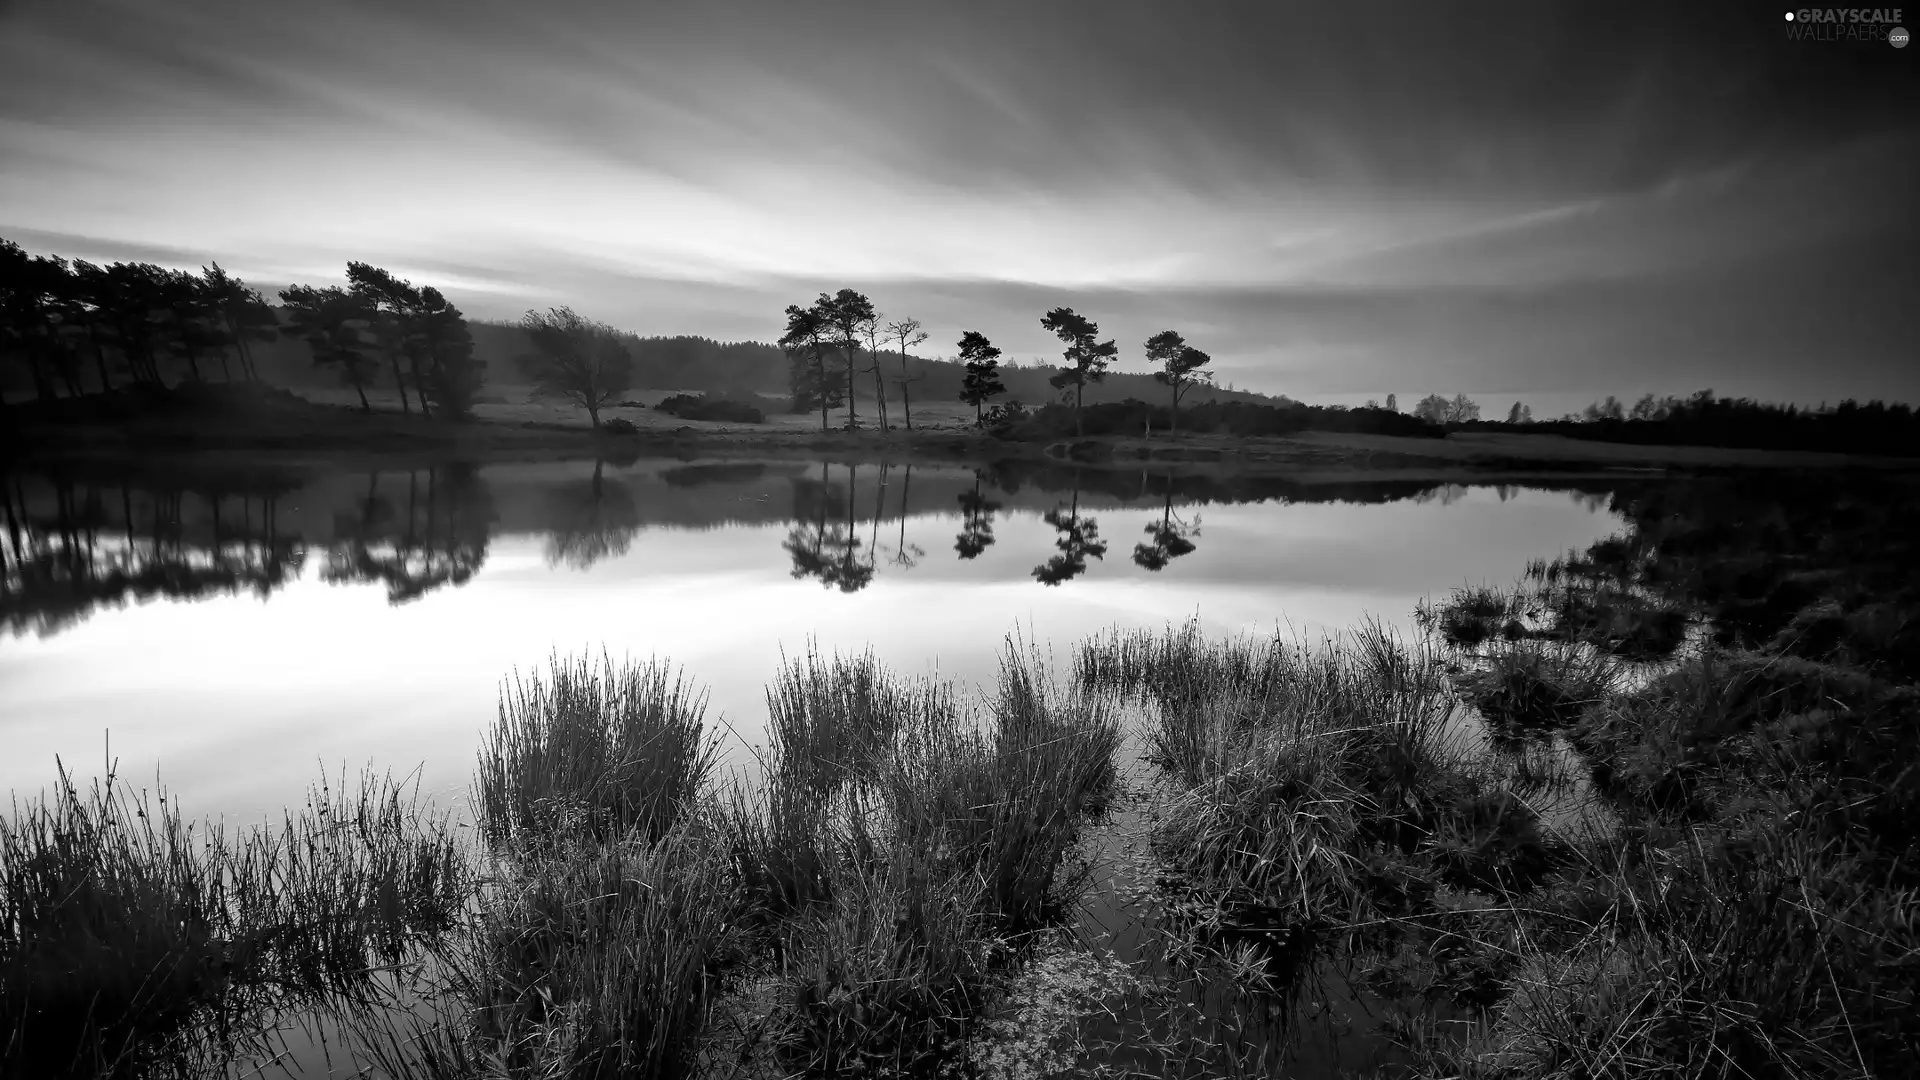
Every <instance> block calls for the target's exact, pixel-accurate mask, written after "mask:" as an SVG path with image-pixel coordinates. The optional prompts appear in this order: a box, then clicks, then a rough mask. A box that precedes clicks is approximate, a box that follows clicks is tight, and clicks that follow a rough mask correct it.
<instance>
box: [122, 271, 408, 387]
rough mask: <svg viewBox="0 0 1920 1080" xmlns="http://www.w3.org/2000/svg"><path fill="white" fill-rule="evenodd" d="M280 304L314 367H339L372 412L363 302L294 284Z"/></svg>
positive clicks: (343, 378) (331, 290)
mask: <svg viewBox="0 0 1920 1080" xmlns="http://www.w3.org/2000/svg"><path fill="white" fill-rule="evenodd" d="M116 265H118V264H116ZM280 302H281V303H283V304H285V305H286V306H287V313H288V315H289V316H290V317H291V318H290V320H289V323H288V325H289V327H290V328H291V329H292V331H293V333H294V336H296V337H298V338H300V339H302V340H304V341H305V342H306V343H307V347H308V348H310V349H312V350H313V362H314V364H315V365H316V366H318V365H326V364H335V365H338V366H339V368H340V379H341V381H342V382H345V383H346V384H347V385H349V386H351V387H353V390H354V393H356V394H358V395H359V396H360V408H361V409H363V410H365V411H367V412H372V411H373V406H372V405H371V404H369V403H368V401H367V383H369V382H371V381H372V380H373V370H374V368H373V360H372V358H371V357H369V356H368V355H367V351H368V349H369V348H370V345H369V343H368V342H367V341H366V339H365V338H363V337H362V336H361V334H360V327H362V326H364V325H366V323H367V322H368V320H369V314H370V313H369V312H368V310H367V306H366V299H365V298H364V297H361V296H356V295H355V294H353V293H350V292H348V291H347V290H345V289H343V288H341V287H340V286H338V285H332V286H328V287H327V288H324V289H316V288H314V287H313V286H311V285H295V286H294V287H292V288H290V289H285V290H282V292H281V293H280Z"/></svg>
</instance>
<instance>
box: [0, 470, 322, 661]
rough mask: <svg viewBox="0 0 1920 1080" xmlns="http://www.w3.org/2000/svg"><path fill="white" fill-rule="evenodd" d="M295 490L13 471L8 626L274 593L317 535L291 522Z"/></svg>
mask: <svg viewBox="0 0 1920 1080" xmlns="http://www.w3.org/2000/svg"><path fill="white" fill-rule="evenodd" d="M287 490H288V488H287V487H286V486H284V485H279V484H275V483H272V482H265V483H255V484H252V485H244V484H242V483H240V482H234V483H222V484H210V485H206V486H203V487H201V488H199V489H198V490H187V489H185V488H182V487H174V486H151V487H145V488H141V487H136V486H134V485H132V484H130V483H127V482H124V481H123V482H120V483H116V484H83V483H79V482H77V481H76V480H74V479H73V478H71V477H53V478H47V479H45V480H43V481H42V482H41V483H39V484H37V485H30V484H29V483H28V482H27V481H26V480H24V479H23V478H19V477H14V478H10V479H8V480H7V481H6V482H4V483H0V519H4V526H5V536H6V543H5V544H4V546H0V625H4V626H6V627H7V628H8V629H10V630H12V631H13V632H15V633H22V632H25V631H27V630H32V631H35V632H37V633H40V634H43V635H44V634H52V633H56V632H58V631H60V630H63V629H65V628H67V627H69V626H71V625H73V624H74V623H76V622H78V621H80V620H82V619H84V618H86V617H87V616H88V615H90V614H91V613H92V612H93V611H94V610H95V609H97V608H100V607H119V606H121V605H123V604H125V603H126V601H127V600H128V599H129V598H132V599H134V600H137V601H142V602H144V601H147V600H150V599H153V598H155V597H167V598H169V599H176V600H182V599H185V600H190V599H196V598H198V597H202V596H209V595H215V594H233V593H239V592H243V591H251V592H253V593H254V594H256V595H259V596H265V595H267V594H268V593H270V592H272V591H273V590H274V589H276V588H278V587H279V586H281V585H283V584H285V583H286V582H287V581H288V580H289V579H290V578H294V577H298V576H299V574H300V571H301V569H302V567H304V566H305V564H306V558H307V547H306V543H305V541H303V540H302V539H301V538H300V536H298V535H297V534H293V533H289V532H287V531H283V529H282V528H281V524H280V513H279V511H280V502H281V499H282V497H283V496H284V495H285V494H286V492H287Z"/></svg>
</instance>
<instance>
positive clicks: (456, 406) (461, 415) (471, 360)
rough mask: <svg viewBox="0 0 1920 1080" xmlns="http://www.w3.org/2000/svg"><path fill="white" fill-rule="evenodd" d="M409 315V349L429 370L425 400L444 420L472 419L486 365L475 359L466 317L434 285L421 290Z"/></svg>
mask: <svg viewBox="0 0 1920 1080" xmlns="http://www.w3.org/2000/svg"><path fill="white" fill-rule="evenodd" d="M408 314H409V325H408V335H407V348H408V350H409V351H410V352H411V353H412V354H414V355H416V356H418V357H419V358H420V359H421V362H422V363H423V364H424V365H425V367H426V385H425V387H424V388H423V397H422V400H423V401H431V402H432V403H433V404H434V406H436V407H437V408H439V410H440V414H441V415H442V416H446V417H450V418H452V419H456V420H464V419H466V418H467V417H470V416H472V415H473V403H474V399H475V398H476V397H478V396H479V393H480V387H481V385H482V383H483V382H484V381H485V378H486V365H484V364H482V363H481V362H480V361H479V360H478V359H476V358H475V357H474V355H473V332H472V331H471V330H470V329H468V327H467V318H466V316H465V315H463V314H461V312H460V309H459V308H457V307H455V306H453V305H452V304H451V303H449V302H448V301H447V298H446V297H444V296H442V295H440V290H438V289H436V288H434V287H433V286H431V285H428V286H426V287H424V288H422V289H421V290H420V292H419V295H418V300H417V301H416V304H415V306H414V308H413V310H412V311H411V312H409V313H408Z"/></svg>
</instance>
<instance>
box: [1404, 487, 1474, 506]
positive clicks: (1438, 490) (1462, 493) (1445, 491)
mask: <svg viewBox="0 0 1920 1080" xmlns="http://www.w3.org/2000/svg"><path fill="white" fill-rule="evenodd" d="M1466 496H1467V485H1465V484H1441V485H1440V486H1438V487H1434V488H1429V489H1428V490H1426V491H1422V492H1420V493H1419V494H1417V495H1414V496H1412V497H1411V498H1412V501H1414V502H1416V503H1420V504H1423V505H1424V504H1426V503H1433V502H1437V503H1439V504H1440V505H1441V506H1452V505H1453V504H1454V503H1457V502H1459V501H1460V500H1461V499H1464V498H1466Z"/></svg>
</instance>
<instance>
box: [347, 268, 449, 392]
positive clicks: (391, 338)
mask: <svg viewBox="0 0 1920 1080" xmlns="http://www.w3.org/2000/svg"><path fill="white" fill-rule="evenodd" d="M347 287H348V289H349V290H350V291H351V292H352V293H353V294H354V295H355V296H357V297H359V298H360V301H361V303H362V305H363V306H364V307H365V310H366V312H367V316H366V317H367V324H368V332H369V334H370V335H371V336H372V338H373V340H374V342H375V343H377V344H378V345H379V347H380V351H381V353H383V354H384V355H385V356H386V358H387V364H388V366H389V367H390V368H391V369H392V371H393V388H394V389H395V390H396V391H398V392H399V394H400V411H401V412H403V413H411V412H413V407H412V405H411V404H409V398H408V395H407V378H406V376H405V375H403V374H401V371H400V358H401V357H402V356H405V355H407V347H406V345H407V331H408V327H407V319H408V315H409V313H410V312H411V311H412V309H413V308H414V307H416V306H417V305H418V304H419V302H420V295H419V292H418V291H417V290H415V289H414V287H413V286H412V285H411V284H409V283H407V282H405V281H402V280H400V279H399V278H396V277H394V276H393V275H392V274H389V273H387V272H386V271H385V270H382V269H380V268H379V267H375V266H369V265H367V264H366V263H363V262H349V263H347ZM412 375H413V387H414V390H415V391H416V392H417V391H418V390H419V389H420V370H419V368H418V366H415V367H414V369H413V371H412ZM420 411H421V412H422V413H428V410H427V405H426V402H425V400H424V399H423V400H422V401H421V403H420ZM428 415H431V414H430V413H429V414H428Z"/></svg>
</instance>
